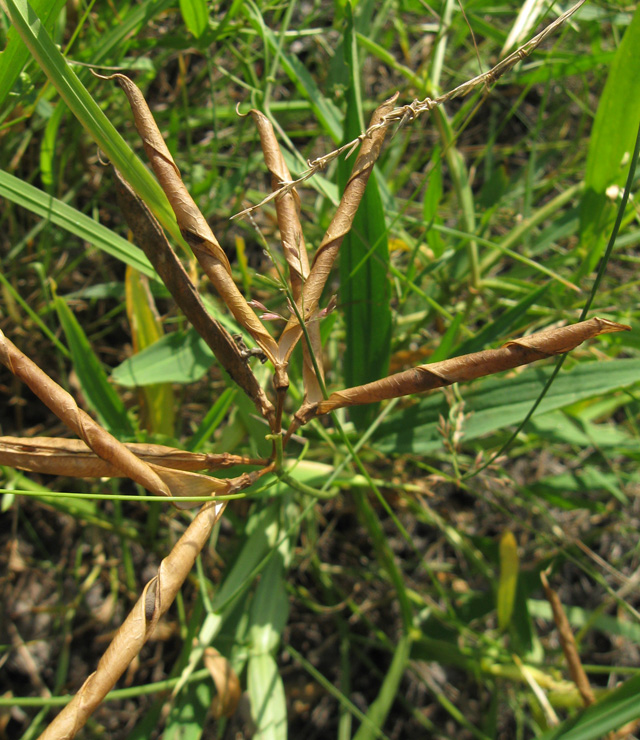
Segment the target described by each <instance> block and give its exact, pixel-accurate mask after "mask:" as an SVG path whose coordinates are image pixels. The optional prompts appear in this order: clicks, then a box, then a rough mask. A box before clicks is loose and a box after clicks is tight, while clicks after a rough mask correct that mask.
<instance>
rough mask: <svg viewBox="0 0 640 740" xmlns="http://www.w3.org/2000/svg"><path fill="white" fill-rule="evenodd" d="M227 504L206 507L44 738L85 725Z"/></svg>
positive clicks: (62, 738) (60, 737)
mask: <svg viewBox="0 0 640 740" xmlns="http://www.w3.org/2000/svg"><path fill="white" fill-rule="evenodd" d="M225 503H226V502H224V501H221V502H214V501H212V502H211V503H208V504H205V505H204V506H203V507H202V509H200V511H199V512H198V513H197V514H196V516H195V518H194V520H193V521H192V522H191V524H190V525H189V526H188V527H187V529H186V531H185V533H184V534H183V535H182V537H181V538H180V539H179V540H178V542H177V543H176V544H175V546H174V547H173V549H172V550H171V552H170V553H169V555H167V557H166V558H165V559H164V560H163V561H162V562H161V563H160V566H159V568H158V574H157V575H156V576H154V578H152V579H151V580H150V581H149V583H147V585H146V586H145V588H144V591H143V592H142V595H141V596H140V598H139V599H138V601H137V602H136V604H135V606H134V607H133V609H132V610H131V612H130V613H129V616H128V617H127V619H126V620H125V621H124V622H123V624H122V626H121V627H120V628H119V629H118V631H117V632H116V635H115V637H114V638H113V640H112V641H111V644H110V645H109V647H108V648H107V650H106V652H105V653H104V655H103V656H102V658H101V659H100V662H99V663H98V666H97V668H96V671H95V672H94V673H92V674H91V675H90V676H89V678H88V679H87V680H86V681H85V682H84V684H83V685H82V687H81V688H80V690H79V691H78V693H77V694H76V695H75V696H74V697H73V699H72V700H71V701H70V702H69V704H67V706H66V707H65V708H64V709H63V710H62V711H61V712H60V714H58V716H57V717H56V718H55V719H54V720H53V721H52V722H51V724H50V725H49V726H48V727H47V728H46V730H45V731H44V732H43V733H42V734H41V735H40V740H71V739H72V738H74V737H75V736H76V734H77V732H78V731H79V730H80V729H81V728H82V727H83V726H84V725H85V724H86V722H87V720H88V719H89V717H90V716H91V714H92V713H93V712H94V711H95V709H97V707H98V706H99V705H100V703H101V702H102V701H103V699H104V698H105V696H106V695H107V694H108V693H109V691H111V689H113V687H114V686H115V684H116V682H117V681H118V679H119V678H120V676H122V674H123V673H124V671H125V670H126V669H127V667H128V665H129V663H131V661H132V660H133V659H134V658H135V657H136V655H137V654H138V653H139V652H140V650H141V649H142V646H143V645H144V644H145V642H146V641H147V640H148V639H149V638H150V637H151V635H152V634H153V631H154V630H155V628H156V625H157V624H158V621H159V619H160V617H162V616H163V614H165V612H166V611H167V610H168V609H169V607H170V606H171V604H172V603H173V600H174V599H175V597H176V594H177V593H178V591H179V589H180V588H181V586H182V584H183V583H184V581H185V579H186V578H187V576H188V575H189V572H190V571H191V568H192V567H193V564H194V563H195V560H196V557H197V556H198V555H199V554H200V551H201V550H202V548H203V547H204V546H205V544H206V543H207V540H208V539H209V536H210V534H211V530H212V528H213V526H214V524H215V523H216V522H217V521H218V520H219V519H220V517H221V516H222V512H223V511H224V509H225Z"/></svg>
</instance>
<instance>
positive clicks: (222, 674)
mask: <svg viewBox="0 0 640 740" xmlns="http://www.w3.org/2000/svg"><path fill="white" fill-rule="evenodd" d="M203 661H204V665H205V668H206V669H207V670H208V671H209V673H210V674H211V678H213V682H214V683H215V685H216V690H217V692H218V693H217V694H216V696H214V698H213V702H212V704H211V712H212V713H213V716H214V717H215V718H216V719H220V717H231V716H233V714H234V713H235V711H236V708H237V706H238V702H239V701H240V695H241V693H242V690H241V688H240V681H239V680H238V676H237V675H236V672H235V671H234V670H233V667H232V666H231V663H229V661H228V660H227V659H226V658H225V657H224V655H220V653H219V652H218V651H217V650H216V649H215V648H212V647H208V648H205V651H204V657H203Z"/></svg>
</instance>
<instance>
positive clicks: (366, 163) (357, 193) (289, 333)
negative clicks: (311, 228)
mask: <svg viewBox="0 0 640 740" xmlns="http://www.w3.org/2000/svg"><path fill="white" fill-rule="evenodd" d="M397 97H398V95H397V94H396V95H394V96H393V97H391V98H389V100H386V101H385V102H384V103H383V104H382V105H381V106H379V107H378V108H377V109H376V110H375V111H374V114H373V117H372V119H371V126H372V127H374V126H375V125H376V124H378V123H379V122H380V121H381V120H382V119H383V118H384V117H385V116H386V115H387V113H389V112H390V111H391V110H393V105H394V103H395V102H396V99H397ZM386 133H387V129H386V128H384V127H381V128H376V129H375V130H374V131H373V132H372V133H371V135H370V136H368V137H367V138H365V139H364V140H363V142H362V146H361V147H360V151H359V153H358V156H357V158H356V161H355V164H354V166H353V171H352V172H351V177H350V178H349V182H348V183H347V186H346V187H345V190H344V193H343V194H342V198H341V199H340V204H339V205H338V208H337V209H336V213H335V215H334V217H333V219H332V220H331V223H330V224H329V228H328V229H327V232H326V234H325V235H324V237H323V239H322V242H321V244H320V246H319V247H318V251H317V252H316V254H315V256H314V258H313V264H312V266H311V272H310V273H309V277H308V279H307V281H306V282H305V284H304V288H303V291H302V296H301V298H300V299H299V301H298V311H299V313H300V315H301V316H302V317H303V319H304V321H305V323H306V322H308V321H309V320H310V319H312V318H313V317H314V316H315V314H316V312H317V310H318V302H319V301H320V296H321V295H322V291H323V289H324V286H325V284H326V282H327V278H328V277H329V273H330V272H331V268H332V267H333V263H334V262H335V259H336V257H337V256H338V252H339V250H340V245H341V244H342V241H343V239H344V237H345V235H346V234H347V233H348V232H349V230H350V229H351V226H352V225H353V219H354V218H355V215H356V211H357V210H358V206H359V205H360V201H361V200H362V196H363V195H364V191H365V188H366V187H367V182H368V181H369V175H370V174H371V170H372V169H373V165H374V164H375V163H376V160H377V159H378V156H379V155H380V150H381V148H382V144H383V142H384V138H385V135H386ZM301 336H302V329H301V328H300V324H299V322H298V319H297V317H296V316H293V317H292V318H291V319H289V323H288V324H287V326H286V327H285V329H284V331H283V332H282V335H281V336H280V339H279V340H278V357H279V359H280V360H283V361H284V360H287V359H288V358H289V356H290V355H291V352H292V351H293V348H294V347H295V345H296V342H297V341H298V340H299V339H300V337H301Z"/></svg>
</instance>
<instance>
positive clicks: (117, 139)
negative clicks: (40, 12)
mask: <svg viewBox="0 0 640 740" xmlns="http://www.w3.org/2000/svg"><path fill="white" fill-rule="evenodd" d="M3 4H4V6H5V9H6V12H7V13H8V15H9V17H10V19H11V22H12V23H13V25H14V27H15V29H16V30H17V31H18V33H19V34H20V37H21V38H22V40H23V42H24V43H25V44H26V46H27V47H28V49H29V51H30V52H31V54H32V55H33V57H34V58H35V60H36V62H37V63H38V64H39V65H40V67H41V68H42V70H43V71H44V73H45V74H46V75H47V77H48V78H49V80H50V81H51V83H52V84H53V86H54V87H55V88H56V90H57V91H58V92H59V94H60V96H61V97H62V99H63V100H64V102H65V103H66V104H67V105H68V106H69V109H70V110H71V112H72V113H73V115H74V116H75V117H76V118H77V119H78V121H80V123H81V124H82V125H83V126H84V127H85V129H86V130H87V131H88V132H89V134H90V135H91V136H92V137H93V139H94V141H95V142H96V144H97V145H98V146H99V147H100V149H102V151H103V152H104V155H105V157H106V158H107V159H108V160H109V161H110V162H112V163H113V165H114V166H115V167H117V168H118V169H119V170H120V172H121V173H122V175H123V177H124V178H125V179H126V180H127V182H129V184H130V185H131V187H133V189H134V190H135V191H136V192H137V193H138V195H139V196H140V197H141V198H142V199H143V200H144V201H145V203H146V204H147V205H148V206H149V208H150V209H151V210H152V212H153V213H154V214H155V215H156V217H157V218H158V220H159V221H160V223H161V224H162V225H163V226H164V227H165V229H167V231H169V233H170V234H171V235H172V236H173V237H174V238H176V239H180V240H181V236H180V230H179V229H178V224H177V222H176V219H175V216H174V215H173V211H172V210H171V207H170V206H169V201H168V200H167V197H166V195H165V194H164V192H163V191H162V188H161V187H160V185H159V184H158V183H157V182H156V180H155V179H154V178H153V176H152V175H151V173H150V172H149V171H148V170H147V168H146V167H145V166H144V165H143V164H142V162H141V161H140V159H139V158H138V156H137V155H136V154H135V153H134V151H133V150H132V149H131V147H130V146H129V145H128V144H127V142H126V141H125V140H124V139H123V138H122V136H120V134H119V133H118V132H117V131H116V129H115V128H114V127H113V124H112V123H111V121H110V120H109V119H108V118H107V116H106V115H105V114H104V113H103V112H102V110H101V109H100V107H99V106H98V104H97V103H96V102H95V101H94V99H93V98H92V97H91V95H90V93H89V91H88V90H87V89H86V88H85V86H84V85H83V84H82V82H81V81H80V79H79V78H78V76H77V75H76V73H75V72H74V71H73V69H72V68H71V67H70V66H69V65H68V64H67V62H66V60H65V58H64V57H63V56H62V54H61V53H60V50H59V49H58V47H57V46H56V45H55V44H54V43H53V41H52V40H51V38H50V36H49V34H48V33H47V31H46V29H45V27H44V26H43V25H42V23H41V21H40V19H39V18H38V16H37V14H36V13H35V12H34V10H33V8H32V7H31V6H30V5H29V3H28V2H27V0H3Z"/></svg>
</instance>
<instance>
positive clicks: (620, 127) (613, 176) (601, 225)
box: [580, 8, 640, 276]
mask: <svg viewBox="0 0 640 740" xmlns="http://www.w3.org/2000/svg"><path fill="white" fill-rule="evenodd" d="M638 48H640V8H638V9H636V11H635V13H634V14H633V18H632V20H631V23H630V24H629V27H628V28H627V30H626V31H625V34H624V38H623V39H622V42H621V43H620V46H619V47H618V51H617V53H616V56H615V59H614V60H613V63H612V64H611V69H610V71H609V77H608V79H607V83H606V85H605V87H604V90H603V92H602V96H601V98H600V102H599V104H598V110H597V112H596V117H595V121H594V123H593V131H592V133H591V139H590V142H589V151H588V154H587V170H586V174H585V191H584V194H583V196H582V202H581V207H580V236H581V255H582V257H583V260H584V261H583V263H582V265H581V268H580V274H581V275H583V276H584V275H587V274H588V273H590V272H591V271H592V270H593V269H594V267H595V266H596V264H597V263H598V260H599V259H600V256H601V255H602V251H603V249H604V245H605V243H606V239H607V236H608V232H609V230H610V227H611V223H612V221H613V215H614V212H615V208H616V203H615V201H612V200H611V199H610V198H608V196H607V194H606V191H607V188H608V187H609V186H611V185H618V186H621V185H622V184H623V183H624V181H625V177H626V174H627V172H628V170H629V163H628V162H627V163H624V162H623V159H624V158H625V155H626V158H627V159H628V157H629V154H630V153H631V152H632V151H633V143H634V141H635V137H636V134H637V131H638V122H639V121H640V54H638Z"/></svg>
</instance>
